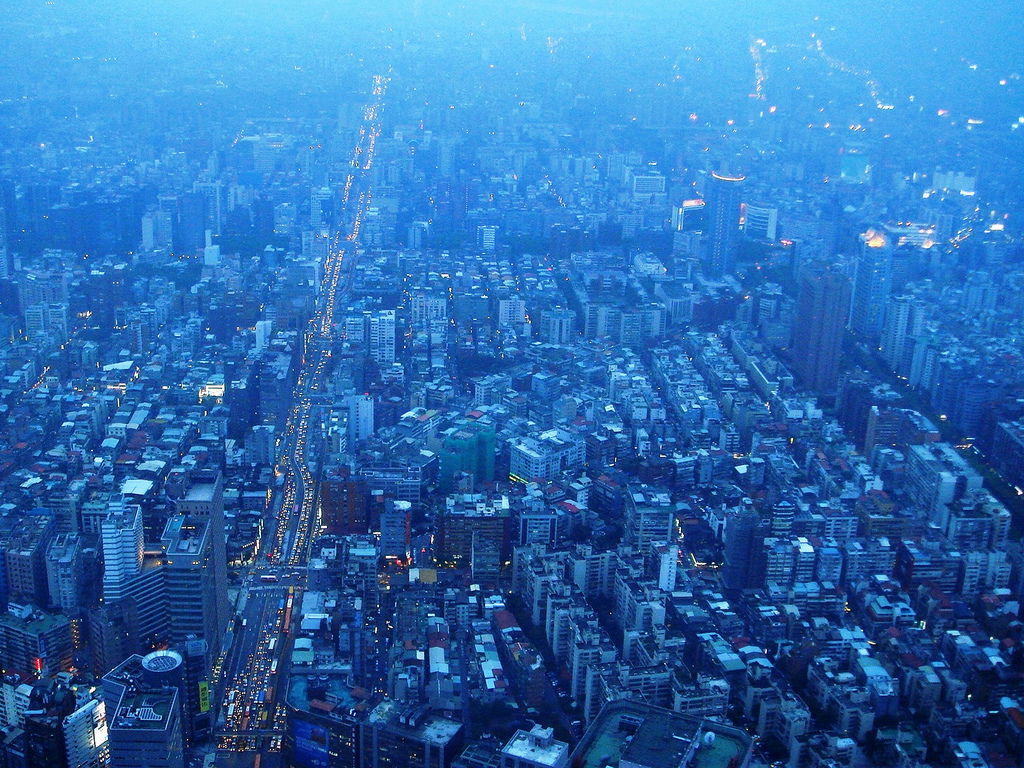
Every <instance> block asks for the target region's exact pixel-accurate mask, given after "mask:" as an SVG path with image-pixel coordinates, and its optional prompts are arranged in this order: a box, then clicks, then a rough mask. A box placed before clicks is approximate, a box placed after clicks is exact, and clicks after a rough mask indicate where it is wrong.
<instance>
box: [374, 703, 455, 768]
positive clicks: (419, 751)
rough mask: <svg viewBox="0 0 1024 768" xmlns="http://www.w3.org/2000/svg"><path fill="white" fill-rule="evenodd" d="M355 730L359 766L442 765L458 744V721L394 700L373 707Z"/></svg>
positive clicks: (442, 767)
mask: <svg viewBox="0 0 1024 768" xmlns="http://www.w3.org/2000/svg"><path fill="white" fill-rule="evenodd" d="M359 732H360V733H359V735H360V738H359V739H358V743H359V745H360V752H361V760H360V762H359V765H361V766H363V768H410V766H416V768H445V766H447V765H449V764H450V763H451V761H452V758H453V757H454V755H455V754H456V752H457V750H458V748H459V747H460V746H461V745H462V723H460V722H458V721H456V720H452V719H450V718H447V717H443V716H441V715H436V714H432V713H431V712H430V711H429V709H428V708H427V707H419V706H415V707H406V708H403V707H401V706H400V705H399V704H398V703H396V702H394V701H384V702H381V703H380V704H378V705H377V706H376V707H374V709H373V710H372V711H371V712H370V713H369V715H368V716H367V717H366V718H365V719H364V720H362V721H360V723H359Z"/></svg>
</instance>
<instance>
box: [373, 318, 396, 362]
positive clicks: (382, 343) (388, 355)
mask: <svg viewBox="0 0 1024 768" xmlns="http://www.w3.org/2000/svg"><path fill="white" fill-rule="evenodd" d="M367 334H368V337H369V343H368V345H367V347H368V351H369V353H370V357H372V358H373V359H374V361H375V362H376V363H377V365H380V366H385V365H391V363H393V362H395V311H394V310H393V309H384V310H380V311H378V312H374V313H373V314H372V315H370V322H369V326H368V331H367Z"/></svg>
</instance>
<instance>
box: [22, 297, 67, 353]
mask: <svg viewBox="0 0 1024 768" xmlns="http://www.w3.org/2000/svg"><path fill="white" fill-rule="evenodd" d="M25 336H26V337H27V338H28V340H29V341H31V342H33V343H35V344H41V343H47V342H48V343H50V344H52V345H60V344H63V343H64V342H65V341H67V338H68V305H67V304H42V303H40V304H31V305H29V306H26V307H25Z"/></svg>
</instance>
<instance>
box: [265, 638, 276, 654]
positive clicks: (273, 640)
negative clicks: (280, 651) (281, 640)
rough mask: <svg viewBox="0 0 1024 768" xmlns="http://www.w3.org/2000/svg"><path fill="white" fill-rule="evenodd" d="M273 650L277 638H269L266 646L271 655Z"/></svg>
mask: <svg viewBox="0 0 1024 768" xmlns="http://www.w3.org/2000/svg"><path fill="white" fill-rule="evenodd" d="M275 648H277V638H276V637H272V638H270V645H268V646H267V650H268V651H270V652H271V653H273V652H274V649H275Z"/></svg>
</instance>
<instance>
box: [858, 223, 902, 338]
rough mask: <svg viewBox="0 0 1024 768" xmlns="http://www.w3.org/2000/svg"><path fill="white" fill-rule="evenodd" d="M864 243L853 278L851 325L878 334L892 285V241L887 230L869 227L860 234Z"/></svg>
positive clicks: (873, 336)
mask: <svg viewBox="0 0 1024 768" xmlns="http://www.w3.org/2000/svg"><path fill="white" fill-rule="evenodd" d="M860 243H861V246H860V254H859V255H858V257H857V264H856V271H855V272H854V278H853V301H852V303H851V306H850V328H851V329H852V330H853V331H854V332H856V333H860V334H863V335H864V336H868V337H871V338H877V337H878V335H879V334H880V333H881V332H882V323H883V322H884V319H885V305H886V302H887V301H888V300H889V291H890V290H891V285H892V242H891V240H890V239H889V237H888V236H887V235H886V234H885V232H882V231H881V230H876V229H869V230H868V231H867V232H865V233H864V234H862V235H861V236H860Z"/></svg>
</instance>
